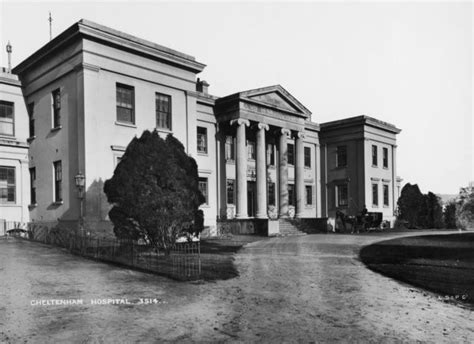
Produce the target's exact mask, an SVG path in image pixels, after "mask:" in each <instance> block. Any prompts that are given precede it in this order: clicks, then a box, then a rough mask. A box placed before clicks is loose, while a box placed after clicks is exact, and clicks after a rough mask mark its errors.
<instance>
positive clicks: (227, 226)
mask: <svg viewBox="0 0 474 344" xmlns="http://www.w3.org/2000/svg"><path fill="white" fill-rule="evenodd" d="M226 234H232V235H243V234H256V235H268V220H267V219H232V220H219V221H217V236H219V235H226Z"/></svg>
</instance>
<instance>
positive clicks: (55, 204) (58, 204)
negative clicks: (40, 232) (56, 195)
mask: <svg viewBox="0 0 474 344" xmlns="http://www.w3.org/2000/svg"><path fill="white" fill-rule="evenodd" d="M63 204H64V202H63V201H58V202H53V203H52V205H53V206H57V207H58V206H60V205H63Z"/></svg>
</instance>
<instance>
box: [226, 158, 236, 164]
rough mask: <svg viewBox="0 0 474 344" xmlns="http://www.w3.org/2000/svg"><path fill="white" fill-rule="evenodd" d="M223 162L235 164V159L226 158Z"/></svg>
mask: <svg viewBox="0 0 474 344" xmlns="http://www.w3.org/2000/svg"><path fill="white" fill-rule="evenodd" d="M225 162H226V164H230V165H235V160H234V159H226V160H225Z"/></svg>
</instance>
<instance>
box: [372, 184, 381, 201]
mask: <svg viewBox="0 0 474 344" xmlns="http://www.w3.org/2000/svg"><path fill="white" fill-rule="evenodd" d="M372 205H374V206H378V205H379V186H378V184H375V183H374V184H372Z"/></svg>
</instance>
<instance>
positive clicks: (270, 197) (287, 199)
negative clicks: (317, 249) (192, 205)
mask: <svg viewBox="0 0 474 344" xmlns="http://www.w3.org/2000/svg"><path fill="white" fill-rule="evenodd" d="M216 110H217V111H216V114H217V115H216V117H217V121H218V132H219V135H218V140H220V142H221V144H220V145H219V147H220V154H219V159H220V164H219V165H220V171H219V172H220V173H219V174H220V178H221V180H222V181H223V180H224V179H225V180H226V181H227V182H226V183H224V182H222V183H220V185H221V189H222V188H223V187H224V185H225V186H226V192H221V193H220V194H221V198H223V199H222V200H221V202H220V207H221V211H220V213H221V214H225V215H222V216H225V217H226V218H235V219H248V218H255V219H268V218H269V217H271V218H276V217H280V218H286V217H297V218H298V217H304V215H305V211H306V214H308V213H310V214H312V213H311V207H314V206H315V204H314V203H313V202H312V201H311V199H312V195H313V193H310V195H308V190H313V189H316V179H317V168H316V166H317V163H316V148H317V132H316V131H314V126H313V127H311V129H313V131H312V136H311V135H310V136H309V137H307V135H306V132H307V129H306V127H307V123H308V122H309V120H310V115H311V113H310V112H309V111H308V110H307V109H306V108H305V107H304V106H303V105H302V104H301V103H299V102H298V101H297V100H296V99H295V98H294V97H292V96H291V95H290V94H289V93H288V92H287V91H286V90H285V89H283V88H282V87H281V86H279V85H277V86H271V87H266V88H262V89H256V90H250V91H246V92H240V93H237V94H233V95H230V96H228V97H225V98H220V99H218V100H217V101H216ZM311 129H310V130H311ZM306 138H308V139H306ZM305 140H306V141H305ZM305 147H306V149H307V155H306V159H307V160H306V165H307V166H305ZM311 147H313V148H311ZM289 148H290V149H292V151H288V149H289ZM234 152H235V154H234ZM312 156H313V157H312ZM308 161H309V162H308ZM311 161H313V162H312V163H310V162H311ZM305 175H306V178H305ZM232 186H235V188H234V189H232ZM313 186H314V188H313ZM305 188H306V189H305ZM307 189H308V190H307ZM305 197H306V198H305ZM224 198H225V199H224ZM305 199H306V202H305ZM229 209H233V210H234V211H233V213H232V212H231V211H229ZM315 216H316V211H314V217H315Z"/></svg>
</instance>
